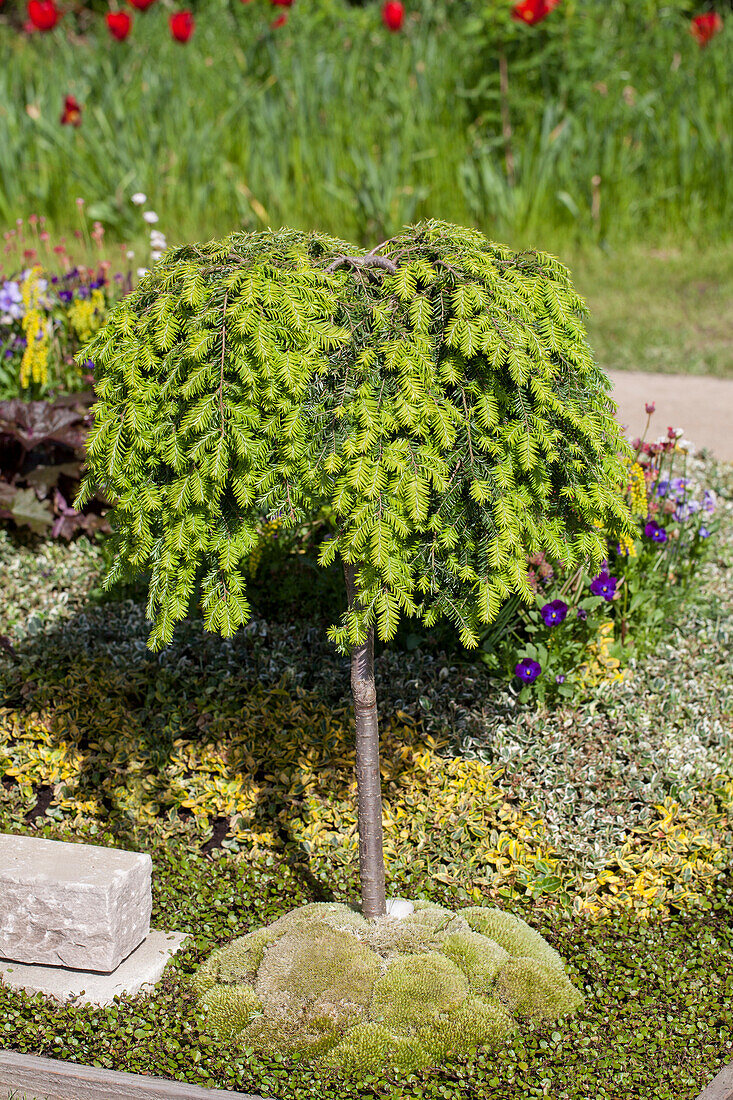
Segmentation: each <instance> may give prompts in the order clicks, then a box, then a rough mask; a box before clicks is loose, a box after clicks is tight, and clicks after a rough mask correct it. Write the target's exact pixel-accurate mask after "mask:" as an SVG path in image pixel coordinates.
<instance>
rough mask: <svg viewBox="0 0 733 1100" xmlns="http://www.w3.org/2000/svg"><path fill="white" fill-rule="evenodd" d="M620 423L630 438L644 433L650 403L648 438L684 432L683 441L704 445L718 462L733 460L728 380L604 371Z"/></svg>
mask: <svg viewBox="0 0 733 1100" xmlns="http://www.w3.org/2000/svg"><path fill="white" fill-rule="evenodd" d="M608 375H609V378H610V379H611V381H612V382H613V385H614V390H613V395H612V396H613V399H614V401H616V403H617V404H618V407H619V412H618V415H619V420H620V421H621V423H622V424H627V425H628V435H629V438H630V439H634V438H636V436H640V435H641V434H642V432H643V431H644V425H645V423H646V414H645V412H644V405H645V403H646V402H654V403H655V405H656V410H655V412H654V415H653V416H652V421H651V425H650V427H649V433H648V435H647V440H648V441H649V442H652V441H653V440H655V439H656V438H657V437H658V436H660V435H664V434H665V433H666V431H667V427H668V426H671V427H674V428H683V429H684V437H683V438H685V439H689V440H690V442H691V443H694V444H695V446H696V447H697V448H701V447H707V449H708V450H710V451H712V452H713V454H714V455H715V457H716V458H717V459H719V460H721V461H723V462H733V379H730V378H710V377H706V376H704V375H703V376H701V375H689V374H652V373H648V372H646V371H619V370H614V371H608Z"/></svg>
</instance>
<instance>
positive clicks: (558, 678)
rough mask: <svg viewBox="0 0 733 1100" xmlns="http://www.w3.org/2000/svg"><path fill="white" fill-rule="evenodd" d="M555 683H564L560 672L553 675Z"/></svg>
mask: <svg viewBox="0 0 733 1100" xmlns="http://www.w3.org/2000/svg"><path fill="white" fill-rule="evenodd" d="M555 683H556V684H564V683H565V677H564V676H563V674H562V673H560V674H559V675H558V676H556V677H555Z"/></svg>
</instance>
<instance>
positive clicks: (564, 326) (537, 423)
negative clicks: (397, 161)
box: [75, 220, 631, 917]
mask: <svg viewBox="0 0 733 1100" xmlns="http://www.w3.org/2000/svg"><path fill="white" fill-rule="evenodd" d="M584 313H585V306H584V303H583V301H582V299H581V298H580V297H579V296H578V295H577V294H576V293H575V291H574V290H573V287H572V285H571V282H570V278H569V275H568V272H567V270H566V268H564V267H563V266H562V264H560V263H559V262H558V260H556V259H555V258H554V257H551V256H549V255H546V254H544V253H541V252H534V251H528V252H515V251H513V250H511V249H509V248H505V247H503V246H501V245H497V244H494V243H492V242H490V241H489V240H487V239H486V238H485V237H484V236H483V235H482V234H481V233H480V232H477V231H475V230H472V229H465V228H461V227H458V226H454V225H451V224H449V223H445V222H440V221H434V220H430V221H422V222H419V223H418V224H416V225H413V226H408V227H406V228H405V229H404V231H403V232H402V233H401V234H399V235H398V236H396V237H394V238H392V239H391V240H389V241H385V242H384V243H383V244H381V245H378V246H377V247H375V248H374V249H372V250H371V251H370V252H366V251H364V250H360V249H357V248H354V247H352V246H351V245H349V244H348V243H347V242H344V241H341V240H337V239H335V238H332V237H328V236H325V235H323V234H320V233H316V232H313V233H302V232H298V231H294V230H290V229H282V230H279V231H272V230H268V231H267V232H263V233H255V234H245V233H235V234H233V235H231V236H230V237H228V238H227V239H225V240H223V241H212V242H210V243H208V244H205V245H189V246H186V247H183V248H177V249H169V250H168V251H167V252H166V253H165V254H164V256H163V257H162V259H161V260H160V261H159V262H158V263H157V264H156V266H155V268H154V269H153V270H152V271H151V272H150V273H149V274H148V275H146V276H145V277H144V278H143V279H142V280H141V282H140V283H139V284H138V286H137V287H136V289H135V290H134V291H133V292H132V293H131V294H129V295H127V296H126V297H125V298H124V299H122V300H121V301H120V302H119V303H118V304H117V305H116V306H115V308H114V309H113V310H112V311H111V313H110V315H109V317H108V320H107V323H106V324H105V326H104V328H103V329H102V330H101V331H100V332H99V333H98V334H97V335H96V336H95V338H94V339H93V341H92V342H91V344H89V345H87V347H86V348H85V350H84V352H83V355H84V358H88V357H90V356H91V357H92V358H93V360H94V363H95V366H96V371H97V377H98V382H97V386H96V390H97V395H98V401H97V402H96V404H95V405H94V407H93V414H94V426H93V428H92V430H91V432H90V435H89V438H88V442H87V472H86V474H85V477H84V480H83V482H82V485H81V486H80V490H79V494H78V496H77V499H76V501H75V506H76V507H80V506H81V505H82V504H83V503H84V502H85V501H86V500H88V499H89V498H90V497H91V495H92V494H93V493H94V491H95V490H96V489H102V490H103V491H104V492H105V493H106V495H107V496H108V497H109V498H110V499H111V500H112V501H113V503H114V505H115V508H114V511H113V513H112V517H111V518H112V524H113V534H112V535H111V536H110V539H111V544H112V546H113V550H114V559H113V564H112V566H111V567H110V569H109V571H108V572H107V575H106V576H105V578H104V580H103V587H105V588H109V587H110V586H111V585H112V584H113V583H114V582H115V581H117V580H129V579H132V578H133V577H134V576H135V575H136V574H138V573H139V572H140V571H142V570H144V569H146V568H150V569H151V579H150V584H149V590H148V602H147V611H146V614H147V617H148V618H149V619H150V620H151V621H153V628H152V630H151V632H150V635H149V638H148V643H147V644H148V648H149V649H151V650H152V651H154V652H155V651H158V650H159V649H161V648H162V647H163V646H165V645H168V644H169V643H170V641H171V639H172V636H173V630H174V626H175V623H176V622H177V621H180V620H181V619H183V618H184V617H185V616H186V614H187V611H188V608H189V606H190V602H191V600H192V598H194V597H195V596H196V595H199V594H200V597H201V598H200V606H201V608H202V612H203V620H204V626H205V629H206V630H209V631H215V632H218V633H220V634H221V635H222V636H224V637H230V636H231V635H232V634H234V632H235V631H236V630H237V628H238V627H239V626H241V625H242V624H243V623H245V622H246V621H247V619H248V617H249V613H250V608H249V605H248V603H247V598H246V585H245V579H244V572H243V565H244V563H245V561H246V559H247V556H248V555H249V553H250V552H251V551H252V550H253V549H254V547H255V545H256V543H257V524H258V522H259V521H260V520H261V518H262V516H263V515H268V516H270V517H273V516H275V515H279V516H280V517H281V518H282V521H283V524H284V526H295V525H298V524H300V523H302V522H303V521H304V520H306V519H308V518H311V517H313V516H314V515H316V514H317V513H318V512H319V511H320V509H321V508H322V507H323V506H324V505H329V506H330V507H331V508H332V509H333V514H334V516H335V524H334V527H335V529H334V530H333V533H332V537H331V538H330V539H328V540H327V541H326V542H324V543H323V545H322V546H321V548H320V552H319V556H318V562H319V564H320V565H322V566H328V565H329V564H331V563H332V562H333V560H334V558H335V555H336V554H337V553H338V554H339V556H340V559H341V562H342V564H343V570H344V577H345V583H346V589H347V595H348V610H347V611H346V612H345V613H344V615H343V616H342V618H341V622H340V625H336V624H334V625H332V626H331V627H330V628H329V630H328V632H327V636H328V637H329V639H330V640H331V641H333V642H334V644H335V646H336V648H337V650H338V652H340V653H342V654H344V655H349V656H350V658H351V685H352V691H353V697H354V710H355V720H356V771H357V781H358V822H359V856H360V872H361V892H362V906H363V912H364V915H365V916H367V917H376V916H379V915H382V914H383V913H384V912H385V875H384V863H383V856H382V815H381V790H380V774H379V744H378V727H377V697H376V689H375V682H374V629H375V625H376V629H377V631H378V635H379V637H380V639H382V640H383V641H388V640H390V639H391V638H393V637H394V636H395V633H396V631H397V627H398V622H399V617H400V611H404V612H405V613H407V614H408V615H411V616H418V617H419V618H420V619H421V620H422V622H423V623H425V624H426V625H427V626H431V625H433V624H434V623H435V622H436V621H437V619H438V617H439V616H444V617H447V618H448V619H449V620H451V621H452V622H453V623H454V624H455V626H456V628H457V629H458V631H459V634H460V639H461V642H462V643H463V645H464V646H465V647H467V648H472V647H475V646H477V644H478V631H479V629H480V625H481V624H489V623H491V622H493V620H494V619H495V618H496V616H497V614H498V612H499V610H500V608H501V606H502V604H503V602H504V601H505V600H506V599H507V598H508V597H509V596H511V595H512V594H513V593H518V594H519V595H520V596H522V597H523V598H524V599H526V601H527V602H531V601H532V599H533V590H532V588H531V585H530V583H529V579H528V575H527V568H528V567H527V556H528V555H532V554H535V553H537V552H538V551H544V552H545V553H546V554H547V555H548V556H549V557H550V558H552V559H554V560H556V561H560V562H563V563H564V564H565V565H566V566H572V565H575V564H577V563H579V562H580V561H586V562H587V563H588V564H589V565H592V566H593V567H598V566H599V565H600V562H601V560H602V559H603V558H604V557H605V546H606V539H607V538H608V537H609V536H611V537H619V536H620V535H621V534H623V533H625V532H629V531H630V530H631V526H630V520H629V517H628V513H627V510H626V506H625V505H624V503H623V501H622V498H621V495H620V492H619V486H620V485H621V483H622V481H623V478H624V470H623V465H622V455H623V454H624V453H625V452H626V450H627V445H626V444H625V441H624V440H623V437H622V435H621V434H620V431H619V427H618V424H617V422H616V420H615V418H614V415H613V414H614V411H615V406H614V405H613V403H612V401H611V400H610V398H609V390H610V382H609V381H608V379H607V378H606V376H605V375H604V374H603V372H602V371H601V370H600V369H599V368H598V367H597V366H596V365H595V363H594V362H593V358H592V355H591V352H590V350H589V348H588V345H587V342H586V337H585V330H584V327H583V323H582V317H583V315H584Z"/></svg>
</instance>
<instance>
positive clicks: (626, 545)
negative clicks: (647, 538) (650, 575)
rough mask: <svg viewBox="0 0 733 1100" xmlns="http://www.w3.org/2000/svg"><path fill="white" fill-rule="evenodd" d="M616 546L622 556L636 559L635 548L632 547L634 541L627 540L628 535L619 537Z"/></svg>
mask: <svg viewBox="0 0 733 1100" xmlns="http://www.w3.org/2000/svg"><path fill="white" fill-rule="evenodd" d="M618 544H619V546H620V548H621V553H622V554H625V555H626V556H627V557H628V558H635V557H636V546H635V545H634V540H633V539H631V538H629V536H628V535H621V537H620V539H619V540H618Z"/></svg>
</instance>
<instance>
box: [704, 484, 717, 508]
mask: <svg viewBox="0 0 733 1100" xmlns="http://www.w3.org/2000/svg"><path fill="white" fill-rule="evenodd" d="M716 503H717V497H716V495H715V491H714V490H713V489H706V490H705V492H704V493H703V495H702V506H703V509H704V511H706V512H714V511H715V506H716Z"/></svg>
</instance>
